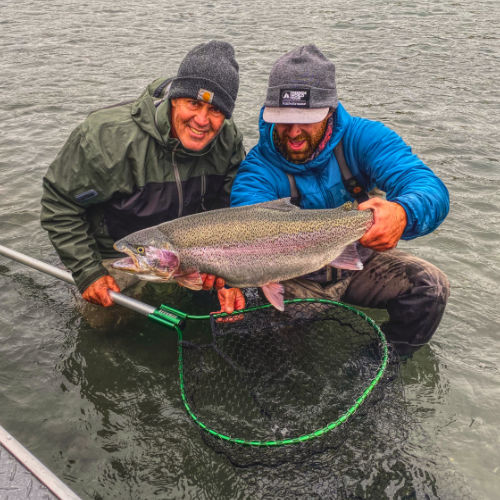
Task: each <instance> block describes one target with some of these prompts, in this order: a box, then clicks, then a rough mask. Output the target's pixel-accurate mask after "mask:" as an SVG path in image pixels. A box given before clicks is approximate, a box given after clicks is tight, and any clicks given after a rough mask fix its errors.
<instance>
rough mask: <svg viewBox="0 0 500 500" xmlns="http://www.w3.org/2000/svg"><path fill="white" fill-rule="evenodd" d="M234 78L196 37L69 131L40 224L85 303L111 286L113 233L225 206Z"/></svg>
mask: <svg viewBox="0 0 500 500" xmlns="http://www.w3.org/2000/svg"><path fill="white" fill-rule="evenodd" d="M238 85H239V76H238V64H237V62H236V60H235V59H234V50H233V47H232V46H231V45H230V44H228V43H226V42H220V41H211V42H208V43H205V44H200V45H198V46H196V47H195V48H194V49H192V50H191V51H190V52H189V53H188V54H187V55H186V57H185V58H184V60H183V61H182V63H181V65H180V67H179V70H178V74H177V76H176V77H174V78H170V79H160V80H156V81H155V82H153V83H152V84H150V85H149V86H148V87H147V89H146V90H145V92H144V93H143V94H142V95H141V96H140V97H139V98H138V99H137V100H135V101H133V102H130V103H125V104H119V105H116V106H112V107H109V108H104V109H101V110H99V111H96V112H94V113H91V114H90V115H89V116H88V117H87V119H86V120H85V121H84V122H83V123H82V124H81V125H79V126H78V127H77V128H76V129H75V130H74V131H73V132H72V133H71V135H70V137H69V138H68V140H67V142H66V144H65V145H64V147H63V148H62V150H61V151H60V152H59V154H58V155H57V157H56V159H55V160H54V162H53V163H52V164H51V165H50V167H49V169H48V171H47V174H46V176H45V177H44V179H43V196H42V211H41V223H42V226H43V228H44V229H46V230H47V231H48V233H49V238H50V240H51V242H52V244H53V245H54V247H55V249H56V251H57V253H58V254H59V256H60V258H61V260H62V262H63V263H64V265H65V266H66V267H67V268H68V269H69V270H70V271H71V272H72V274H73V278H74V280H75V282H76V284H77V287H78V289H79V291H80V292H81V293H82V296H83V298H84V299H85V300H87V301H88V302H91V303H94V304H99V305H102V306H110V305H112V304H113V302H112V300H111V298H110V297H109V294H108V290H114V291H120V287H119V286H118V284H117V282H116V280H115V278H117V276H116V275H115V277H113V276H111V275H110V270H109V269H110V268H109V266H107V265H106V264H107V262H106V260H105V259H114V258H117V257H120V256H121V255H120V254H117V252H116V251H115V250H114V249H113V243H114V242H115V241H116V240H118V239H120V238H122V237H123V236H125V235H127V234H129V233H131V232H134V231H137V230H139V229H143V228H145V227H149V226H152V225H155V224H159V223H161V222H165V221H167V220H171V219H175V218H177V217H180V216H183V215H189V214H193V213H197V212H201V211H204V210H212V209H215V208H221V207H224V206H228V205H229V193H230V189H231V185H232V182H233V179H234V176H235V175H236V170H237V168H238V166H239V164H240V162H241V161H242V160H243V158H244V156H245V152H244V148H243V141H242V135H241V133H240V132H239V130H238V129H237V128H236V125H235V124H234V123H233V121H232V119H231V115H232V112H233V109H234V103H235V100H236V96H237V93H238ZM112 272H113V271H112ZM113 274H115V273H113ZM202 278H203V279H204V287H203V288H204V289H210V288H212V286H214V285H215V287H216V288H217V289H218V290H219V300H220V301H221V307H222V310H224V311H225V312H232V310H233V309H234V308H236V309H240V308H242V307H244V300H243V297H242V295H241V292H240V291H239V290H236V289H230V290H228V289H225V288H223V287H224V282H223V280H222V279H221V278H216V277H214V276H211V275H203V276H202ZM122 286H123V285H122Z"/></svg>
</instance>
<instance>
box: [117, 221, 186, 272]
mask: <svg viewBox="0 0 500 500" xmlns="http://www.w3.org/2000/svg"><path fill="white" fill-rule="evenodd" d="M113 247H114V249H115V250H116V251H118V252H120V253H124V254H126V255H127V257H124V258H122V259H118V260H116V261H115V262H113V264H112V267H113V268H114V269H118V270H120V271H125V272H128V273H131V274H135V275H137V276H138V277H139V278H141V279H144V280H148V281H170V280H171V279H172V277H173V276H174V274H175V273H176V272H177V270H178V268H179V265H180V260H179V255H178V253H177V252H176V251H175V249H174V248H173V246H172V245H171V244H170V243H169V242H168V241H167V240H166V239H165V236H164V235H163V233H161V232H160V231H158V230H157V229H155V228H148V229H144V230H141V231H137V232H135V233H132V234H129V235H128V236H125V237H124V238H122V239H121V240H118V241H117V242H115V244H114V245H113Z"/></svg>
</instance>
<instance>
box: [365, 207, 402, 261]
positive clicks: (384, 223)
mask: <svg viewBox="0 0 500 500" xmlns="http://www.w3.org/2000/svg"><path fill="white" fill-rule="evenodd" d="M358 210H372V211H373V225H372V227H371V228H370V229H368V231H367V232H366V233H365V234H364V235H363V237H362V238H361V239H360V240H359V242H360V243H361V244H362V245H363V246H364V247H368V248H371V249H373V250H376V251H378V252H383V251H385V250H390V249H391V248H395V247H396V245H397V244H398V241H399V240H400V238H401V235H402V234H403V231H404V230H405V228H406V223H407V218H406V211H405V209H404V208H403V207H402V206H401V205H399V203H394V202H392V201H387V200H384V199H382V198H370V199H369V200H368V201H365V202H364V203H361V204H360V205H359V207H358Z"/></svg>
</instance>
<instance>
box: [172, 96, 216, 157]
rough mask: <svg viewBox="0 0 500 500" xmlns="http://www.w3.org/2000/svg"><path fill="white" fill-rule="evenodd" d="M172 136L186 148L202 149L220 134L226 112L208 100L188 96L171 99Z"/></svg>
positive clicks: (192, 149)
mask: <svg viewBox="0 0 500 500" xmlns="http://www.w3.org/2000/svg"><path fill="white" fill-rule="evenodd" d="M170 118H171V126H172V131H171V134H172V137H176V138H177V139H179V141H181V143H182V145H183V146H184V147H185V148H186V149H190V150H191V151H201V150H202V149H203V148H204V147H205V146H207V145H208V144H209V143H210V142H211V141H212V140H213V139H214V138H215V136H216V135H217V134H218V132H219V130H220V129H221V127H222V125H223V124H224V119H225V116H224V113H222V111H220V110H219V109H218V108H216V107H215V106H213V105H212V104H209V103H208V102H203V101H198V100H197V99H191V98H188V97H179V98H177V99H172V101H171V116H170Z"/></svg>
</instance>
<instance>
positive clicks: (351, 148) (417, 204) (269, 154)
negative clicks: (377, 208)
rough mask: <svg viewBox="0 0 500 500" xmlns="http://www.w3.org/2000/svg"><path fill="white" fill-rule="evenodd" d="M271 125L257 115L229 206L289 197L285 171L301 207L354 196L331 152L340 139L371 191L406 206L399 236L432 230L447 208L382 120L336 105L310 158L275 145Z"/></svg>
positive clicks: (441, 188)
mask: <svg viewBox="0 0 500 500" xmlns="http://www.w3.org/2000/svg"><path fill="white" fill-rule="evenodd" d="M273 127H274V125H273V124H271V123H266V122H265V121H264V120H263V119H262V111H261V115H260V122H259V128H260V139H259V142H258V144H257V145H256V146H255V147H254V148H252V149H251V151H250V152H249V153H248V155H247V157H246V159H245V160H244V161H243V162H242V163H241V165H240V168H239V170H238V174H237V175H236V179H235V181H234V184H233V187H232V191H231V205H232V206H237V205H249V204H253V203H260V202H263V201H270V200H274V199H277V198H286V197H288V196H290V183H289V181H288V177H287V175H286V174H287V173H290V174H293V175H294V176H295V181H296V183H297V188H298V190H299V192H300V195H301V206H302V208H335V207H338V206H340V205H342V204H343V203H345V202H346V201H352V198H351V196H350V195H349V193H348V192H347V191H346V189H345V188H344V185H343V183H342V178H341V175H340V170H339V167H338V164H337V160H336V159H335V155H334V152H333V149H334V147H335V146H336V145H337V144H338V142H339V141H340V139H341V138H342V141H343V145H344V154H345V159H346V162H347V165H348V166H349V168H350V170H351V172H352V174H353V175H354V176H355V177H356V178H357V179H358V182H360V183H361V185H362V186H363V187H364V188H365V189H366V190H367V191H369V190H370V189H372V188H373V187H375V186H377V187H378V188H379V189H382V190H383V191H385V192H386V196H387V200H389V201H394V202H397V203H399V204H400V205H402V206H403V208H404V209H405V210H406V215H407V218H408V223H407V226H406V229H405V231H404V233H403V236H402V237H403V239H407V240H409V239H412V238H416V237H417V236H423V235H424V234H427V233H430V232H432V231H433V230H434V229H436V227H437V226H439V224H441V222H442V221H443V220H444V218H445V217H446V215H447V214H448V210H449V195H448V190H447V189H446V186H445V185H444V184H443V182H442V181H441V180H440V179H439V178H438V177H437V176H436V175H435V174H434V173H433V172H432V170H431V169H430V168H429V167H427V166H426V165H425V164H424V163H423V162H422V161H421V160H420V159H419V158H418V157H417V156H416V155H414V154H413V153H412V152H411V148H410V147H409V146H408V145H407V144H406V143H405V142H404V141H403V139H401V137H399V135H398V134H396V133H395V132H394V131H392V130H391V129H389V128H387V127H386V126H384V125H383V124H382V123H380V122H375V121H371V120H367V119H364V118H358V117H353V116H351V115H349V113H348V112H347V111H346V110H345V109H344V108H343V106H342V105H341V104H339V106H338V108H337V112H336V116H335V123H334V129H333V133H332V137H331V139H330V141H329V142H328V144H327V146H326V148H325V149H324V150H323V151H322V152H321V153H320V154H319V155H318V156H317V157H316V158H314V159H313V160H312V161H310V162H307V163H300V164H297V163H291V162H289V161H287V160H286V159H285V158H284V157H283V156H282V155H281V153H280V152H279V151H278V150H277V149H276V147H275V145H274V142H273V138H272V135H273Z"/></svg>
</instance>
